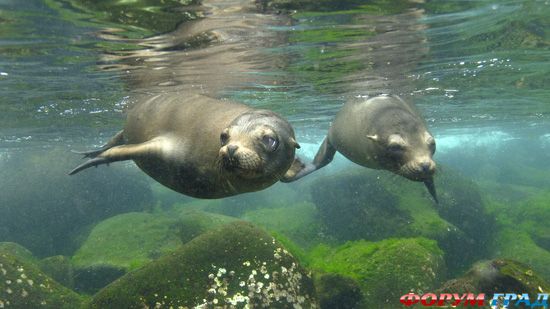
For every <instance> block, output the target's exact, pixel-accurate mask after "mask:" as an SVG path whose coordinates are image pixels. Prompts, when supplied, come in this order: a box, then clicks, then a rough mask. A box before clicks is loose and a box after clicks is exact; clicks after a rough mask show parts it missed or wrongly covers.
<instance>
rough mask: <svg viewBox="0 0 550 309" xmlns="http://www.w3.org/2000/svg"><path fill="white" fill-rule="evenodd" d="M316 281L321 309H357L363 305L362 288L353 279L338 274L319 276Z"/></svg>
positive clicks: (315, 278)
mask: <svg viewBox="0 0 550 309" xmlns="http://www.w3.org/2000/svg"><path fill="white" fill-rule="evenodd" d="M314 280H315V290H316V291H317V297H318V298H319V304H320V306H321V309H332V308H339V309H355V308H360V306H361V304H362V303H363V294H362V293H361V288H360V287H359V284H358V283H357V282H356V281H355V280H353V279H351V278H348V277H345V276H342V275H338V274H319V275H316V276H315V277H314Z"/></svg>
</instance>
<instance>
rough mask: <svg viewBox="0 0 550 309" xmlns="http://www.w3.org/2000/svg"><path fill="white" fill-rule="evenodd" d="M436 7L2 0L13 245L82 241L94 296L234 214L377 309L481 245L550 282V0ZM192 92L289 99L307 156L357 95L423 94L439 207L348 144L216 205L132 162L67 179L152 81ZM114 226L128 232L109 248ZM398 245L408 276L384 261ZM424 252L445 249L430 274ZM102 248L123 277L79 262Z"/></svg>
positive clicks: (7, 192) (0, 162)
mask: <svg viewBox="0 0 550 309" xmlns="http://www.w3.org/2000/svg"><path fill="white" fill-rule="evenodd" d="M422 2H423V1H411V2H408V1H382V0H376V1H367V0H363V1H303V2H299V1H273V2H269V1H268V2H265V3H264V2H262V3H264V4H265V6H264V7H262V8H261V7H260V6H256V5H254V4H253V3H249V2H247V1H239V0H231V1H219V2H216V1H204V2H202V3H201V2H198V1H176V0H166V1H153V0H135V1H107V0H103V1H87V0H25V1H18V0H0V94H2V96H1V100H0V192H2V193H1V195H0V242H2V241H6V242H8V241H9V242H16V243H19V244H20V245H23V246H24V247H26V248H27V249H29V250H30V251H31V252H32V254H33V255H34V256H35V259H42V258H47V257H51V256H56V255H63V256H66V257H67V260H68V261H69V262H68V265H70V267H72V268H74V273H76V274H78V275H76V276H74V277H75V278H72V277H71V276H69V277H70V278H69V279H70V280H69V279H68V280H69V281H67V282H65V283H64V282H61V281H62V279H58V278H55V279H56V280H58V281H60V282H61V283H63V284H65V286H67V287H69V288H71V289H74V290H76V291H77V292H78V293H81V294H82V295H93V294H94V293H95V292H96V291H97V290H98V289H99V288H101V287H103V286H105V285H106V284H107V283H109V282H110V281H112V280H114V279H115V278H116V277H117V276H120V275H121V274H123V273H125V272H126V271H129V270H134V269H137V268H139V267H142V266H144V265H145V264H147V263H149V262H151V261H153V260H156V259H157V258H158V257H160V256H162V255H163V254H166V253H167V252H171V250H173V249H174V248H175V247H177V246H179V245H181V244H182V243H185V242H187V241H188V240H190V239H192V238H194V236H197V235H200V234H202V233H203V232H204V231H206V230H208V229H209V228H208V227H211V226H220V225H223V223H226V222H230V221H233V220H235V218H239V219H244V220H247V221H250V222H253V223H255V224H256V225H258V226H260V227H261V228H262V229H265V230H266V231H268V232H270V233H272V234H273V235H276V238H277V239H278V240H279V241H281V242H282V243H283V245H284V246H285V247H286V248H287V249H288V250H289V251H291V252H292V253H293V254H294V256H295V257H297V259H298V260H299V262H300V263H301V264H302V265H304V266H305V267H306V268H307V269H308V271H313V272H314V273H316V274H319V273H329V274H338V275H341V276H344V277H345V278H348V279H349V278H351V280H355V283H353V282H352V283H350V284H351V286H350V287H347V288H343V290H344V291H355V290H354V289H358V291H360V292H357V291H356V292H357V293H356V294H357V295H363V296H362V297H366V296H365V295H370V296H369V297H371V298H369V299H371V300H369V301H366V302H365V301H364V300H363V302H362V304H363V305H362V306H363V307H365V308H395V307H394V306H395V303H396V302H397V304H399V302H398V301H399V296H400V295H403V294H405V293H406V292H408V291H409V290H410V289H416V290H415V291H417V292H418V291H423V292H431V291H435V290H436V289H437V288H438V287H440V286H441V284H442V282H444V281H445V280H447V279H451V278H455V277H459V276H461V275H462V274H463V273H464V272H465V271H466V270H467V269H469V268H470V267H471V265H472V264H473V263H475V262H476V261H479V260H483V259H495V258H508V259H514V260H517V261H519V262H521V263H525V264H527V265H528V266H529V267H532V268H533V270H534V272H535V273H536V274H537V275H538V276H540V277H541V278H543V279H544V280H546V281H547V282H548V281H550V266H549V265H550V229H549V225H548V222H549V220H550V194H549V191H548V190H549V189H550V176H549V175H550V165H549V164H548V163H547V162H549V161H550V62H549V61H548V60H549V59H550V32H549V31H550V30H549V29H550V18H549V17H550V3H549V2H548V1H543V0H539V1H537V0H514V1H490V0H476V1H426V3H422ZM177 91H179V92H181V93H202V94H205V95H209V96H213V97H217V98H224V99H232V100H237V101H241V102H244V103H246V104H249V105H251V106H255V107H261V108H268V109H271V110H274V111H276V112H278V113H280V114H281V115H283V116H284V117H285V118H287V119H288V120H289V122H290V123H291V124H292V125H293V126H294V128H295V130H296V133H297V139H298V142H299V143H300V144H301V145H302V149H300V151H299V152H298V155H300V156H301V157H303V158H306V159H311V158H312V157H313V155H314V154H315V152H316V150H317V147H318V145H319V144H320V142H321V141H322V140H323V138H324V136H325V135H326V132H327V129H328V127H329V124H330V122H331V120H332V119H333V117H334V115H335V114H336V113H337V112H338V110H339V109H340V108H341V106H342V104H344V102H346V101H347V100H350V99H352V98H355V97H366V96H369V95H373V94H379V93H394V94H398V95H401V96H403V97H406V98H407V99H408V100H410V101H412V102H414V103H415V104H416V106H417V107H418V109H419V110H420V112H421V113H422V115H423V116H424V118H425V119H426V121H427V123H428V126H429V129H430V131H431V132H432V133H433V134H434V136H435V139H436V141H437V152H436V155H435V160H436V161H437V162H438V165H439V166H440V169H439V170H438V172H437V175H436V185H437V186H438V188H439V189H440V190H439V191H440V196H441V200H442V204H441V205H438V206H436V205H434V204H433V203H432V201H431V200H430V199H429V197H428V195H427V192H425V190H424V188H423V187H422V185H421V184H418V183H413V182H409V181H406V180H404V179H402V178H400V177H398V176H395V175H393V174H389V173H388V172H378V171H372V170H367V169H366V168H362V167H359V166H357V165H354V164H352V163H350V162H349V161H347V160H346V159H345V158H343V157H341V156H337V158H336V160H335V162H333V163H332V164H331V165H329V166H328V167H327V168H325V169H323V170H320V171H319V172H316V173H315V174H312V175H311V176H308V177H307V178H305V179H303V180H300V181H298V182H296V183H292V184H276V185H274V186H273V187H271V188H269V189H267V190H264V191H262V192H257V193H252V194H245V195H241V196H237V197H232V198H227V199H223V200H217V201H201V200H195V199H191V198H188V197H185V196H182V195H179V194H176V193H173V192H170V191H168V190H167V189H165V188H162V187H161V186H160V185H159V184H157V183H155V182H154V181H153V180H151V179H150V178H148V177H146V176H145V174H143V173H142V172H140V171H139V170H138V169H137V168H136V167H135V166H134V165H133V164H132V163H130V162H128V163H115V164H112V166H110V167H108V168H107V167H100V168H98V169H93V170H90V171H86V173H83V174H82V175H80V174H79V175H77V176H73V177H69V176H67V175H66V172H68V171H69V170H70V169H71V168H73V167H74V166H75V165H76V164H77V163H78V162H80V161H79V157H78V156H77V155H75V154H72V153H70V150H71V149H77V150H82V149H90V148H94V147H98V146H100V145H101V144H103V143H104V142H106V141H107V140H108V138H109V137H110V136H112V134H114V133H115V132H117V131H118V130H120V128H121V127H122V126H123V124H124V111H125V109H126V108H127V107H128V106H131V105H132V104H133V103H134V101H135V98H136V97H137V96H138V95H141V94H144V93H147V94H151V93H152V94H154V93H161V92H177ZM189 211H192V212H193V214H192V215H190V213H189ZM128 212H138V213H140V215H143V216H145V217H146V218H147V219H143V222H145V221H147V222H149V223H147V224H145V223H143V224H142V223H141V222H142V221H141V220H142V219H139V218H141V217H139V216H140V215H136V214H130V215H129V217H128V219H124V218H125V217H120V216H124V213H128ZM195 212H198V214H197V213H195ZM144 213H147V215H146V214H144ZM205 214H206V215H205ZM113 216H116V217H115V218H112V219H109V218H111V217H113ZM194 216H197V217H194ZM208 216H210V217H208ZM145 217H144V218H145ZM105 220H107V221H105ZM108 220H118V221H113V222H130V223H128V227H127V228H126V227H124V226H123V225H121V224H123V223H116V224H114V223H111V222H110V221H108ZM134 220H135V221H134ZM178 220H179V221H178ZM181 220H183V222H184V223H181V222H180V221H181ZM190 222H191V223H190ZM197 222H198V223H197ZM140 224H142V225H140ZM117 225H118V227H117ZM94 227H96V228H94ZM111 228H113V229H114V230H112V231H111V232H110V229H111ZM116 228H118V229H116ZM101 233H106V235H109V233H117V235H118V234H119V233H120V235H121V237H120V239H119V240H117V241H120V243H121V244H124V245H121V244H116V243H114V244H113V243H105V244H101V243H99V244H98V243H97V241H96V243H94V242H93V241H94V239H95V240H97V239H104V238H109V237H103V236H101ZM125 233H126V234H128V236H127V237H138V236H132V235H133V234H137V235H140V236H139V237H145V238H144V239H143V240H140V239H137V240H136V239H134V238H132V240H128V239H126V238H125V237H126V236H124V235H126V234H125ZM98 235H99V236H98ZM147 235H149V236H150V237H148V236H147ZM174 235H176V236H174ZM189 235H192V237H191V236H189ZM140 244H141V245H140ZM94 246H99V247H102V248H104V249H103V250H104V251H105V252H103V251H101V250H100V249H97V247H94ZM140 246H142V248H140ZM435 246H437V247H435ZM398 247H403V248H411V249H410V250H413V251H414V250H417V252H418V256H415V257H410V256H409V257H407V258H406V257H404V256H401V255H399V254H398V253H396V251H395V252H394V251H392V250H393V249H394V248H398ZM105 248H106V249H105ZM384 250H389V251H387V252H389V253H384V255H383V256H388V258H387V260H388V261H392V262H391V263H392V264H393V265H400V267H402V268H400V267H397V268H396V269H404V270H403V272H399V271H395V270H392V271H388V272H387V273H385V272H384V270H382V271H380V272H377V271H374V270H373V269H374V268H376V267H377V266H376V265H382V264H384V263H385V261H384V258H383V257H382V256H377V255H376V254H375V253H374V252H386V251H384ZM422 250H425V251H426V252H425V253H426V254H427V256H423V255H422V254H424V251H422ZM117 251H118V252H119V253H120V254H119V255H117V253H116V252H117ZM1 252H2V251H1V250H0V253H1ZM90 252H93V253H90ZM132 256H135V257H138V258H135V260H131V259H132V258H131V257H132ZM346 256H351V257H353V258H351V259H346ZM415 258H418V259H424V258H425V259H428V260H430V261H432V262H433V263H432V264H430V265H431V266H433V267H432V268H433V269H432V268H430V269H431V270H430V271H432V270H433V272H434V274H435V275H434V277H433V278H432V277H429V276H428V277H429V278H428V277H425V276H424V275H425V274H426V272H427V271H426V267H427V266H426V265H421V262H419V261H417V260H415ZM362 259H364V260H362ZM90 261H92V262H90ZM93 261H100V262H101V263H99V262H98V263H99V264H102V263H103V264H106V265H109V266H112V267H113V268H115V269H116V270H117V271H118V272H116V271H112V272H109V271H106V272H105V273H101V272H98V274H96V275H91V276H90V277H86V276H84V275H82V274H83V273H85V270H86V271H88V270H87V268H86V267H89V266H90V264H94V262H93ZM400 263H401V264H400ZM415 265H416V266H417V267H416V268H418V267H420V268H422V270H420V271H419V270H418V269H416V268H415ZM388 267H389V266H388V265H386V267H385V268H384V267H382V268H383V269H387V268H388ZM83 269H84V270H83ZM417 272H419V273H417ZM0 275H1V273H0ZM411 276H412V277H414V278H418V280H416V279H411V280H408V279H407V280H405V279H404V278H405V277H407V278H409V277H411ZM415 276H416V277H415ZM83 278H84V279H83ZM384 278H386V279H387V281H384V280H385V279H384ZM388 278H398V279H396V280H397V281H400V284H398V283H395V282H393V281H391V280H390V279H388ZM0 279H2V278H1V277H0ZM392 280H393V279H392ZM0 281H1V280H0ZM321 281H322V280H321ZM390 281H391V283H390ZM88 283H89V284H88ZM317 283H318V282H317ZM340 283H342V282H340ZM348 283H349V282H348ZM354 284H355V285H354ZM377 284H378V285H377ZM343 286H345V284H344V285H343ZM0 287H3V286H2V285H0ZM317 288H318V293H321V294H322V293H326V294H327V295H328V294H330V293H329V292H326V287H323V288H320V287H317ZM388 290H391V291H392V292H391V293H389V294H387V295H386V294H384V293H386V292H387V291H388ZM319 291H320V292H319ZM383 291H385V292H383ZM517 292H519V291H517ZM545 292H548V291H545ZM6 293H7V292H5V290H0V304H3V303H2V300H5V299H8V297H11V296H9V295H8V294H6ZM392 293H393V294H392ZM418 293H420V292H418ZM344 294H345V293H344ZM352 294H353V293H352ZM382 294H384V296H383V297H382V296H380V297H381V298H376V297H375V296H372V295H382ZM10 295H11V294H10ZM323 295H324V294H323ZM353 295H355V294H353ZM348 296H349V295H348ZM86 297H87V296H86ZM349 297H351V298H349V299H354V298H353V297H352V296H349ZM384 297H385V298H384ZM383 298H384V299H389V300H388V303H389V304H386V303H380V302H381V299H383ZM201 300H202V299H201ZM199 302H200V301H199ZM339 302H340V304H341V307H342V308H344V307H345V306H344V304H345V303H346V302H345V297H344V298H342V299H341V300H339ZM337 303H338V302H337ZM197 304H198V303H197ZM392 304H393V305H392ZM326 306H327V305H325V307H326ZM31 307H32V306H31ZM0 308H1V306H0ZM327 308H328V307H327Z"/></svg>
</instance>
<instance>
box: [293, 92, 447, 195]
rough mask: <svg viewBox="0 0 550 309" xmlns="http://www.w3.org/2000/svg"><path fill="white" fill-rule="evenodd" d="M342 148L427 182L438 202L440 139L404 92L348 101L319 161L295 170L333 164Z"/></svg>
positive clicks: (362, 161)
mask: <svg viewBox="0 0 550 309" xmlns="http://www.w3.org/2000/svg"><path fill="white" fill-rule="evenodd" d="M336 151H338V152H340V153H341V154H343V155H344V156H345V157H346V158H348V159H350V160H351V161H353V162H355V163H357V164H359V165H362V166H365V167H368V168H373V169H385V170H388V171H391V172H393V173H395V174H398V175H401V176H403V177H406V178H408V179H410V180H414V181H422V182H424V184H425V185H426V187H427V188H428V191H429V192H430V194H431V195H432V197H433V198H434V200H435V201H436V202H437V195H436V191H435V186H434V183H433V175H434V173H435V166H436V164H435V162H434V160H433V159H432V156H433V154H434V153H435V139H434V138H433V136H432V135H431V134H430V132H428V130H427V128H426V125H425V122H424V120H423V119H422V118H421V117H420V116H419V114H418V113H417V111H416V109H415V108H414V107H413V106H412V105H411V104H410V103H407V102H405V101H404V100H403V99H401V98H400V97H398V96H392V95H380V96H376V97H373V98H369V99H367V100H362V101H355V102H348V103H347V104H345V105H344V107H343V108H342V109H341V110H340V111H339V112H338V114H337V115H336V118H335V119H334V121H333V122H332V125H331V127H330V129H329V132H328V135H327V137H326V138H325V140H324V141H323V144H322V145H321V147H320V148H319V151H318V152H317V154H316V155H315V159H314V160H313V163H311V164H306V165H304V166H302V168H301V170H294V171H291V173H294V172H295V174H293V175H292V176H291V177H288V178H287V179H286V181H294V180H297V179H299V178H301V177H303V176H305V175H307V174H309V173H311V172H313V171H315V170H317V169H320V168H322V167H323V166H325V165H327V164H329V163H330V162H331V161H332V159H333V158H334V154H335V153H336Z"/></svg>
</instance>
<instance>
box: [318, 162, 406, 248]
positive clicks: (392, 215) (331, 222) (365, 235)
mask: <svg viewBox="0 0 550 309" xmlns="http://www.w3.org/2000/svg"><path fill="white" fill-rule="evenodd" d="M311 195H312V199H313V202H314V203H315V206H316V207H317V209H318V210H319V215H320V219H321V220H322V222H323V224H324V225H325V227H326V230H327V233H329V234H330V235H332V236H334V237H336V238H337V239H339V240H341V241H346V240H359V239H368V240H381V239H384V238H387V237H391V236H404V234H405V232H404V228H405V227H406V226H407V225H408V222H410V221H411V216H410V214H408V213H407V212H406V211H401V210H400V209H399V208H398V203H399V199H398V197H397V196H395V195H393V194H391V193H390V192H389V191H388V190H386V189H385V188H384V187H383V186H382V185H381V184H380V181H379V180H377V178H376V176H374V175H373V174H372V173H363V172H361V173H343V174H341V175H338V176H333V177H326V178H320V179H319V180H317V181H316V182H315V183H314V184H313V186H312V190H311Z"/></svg>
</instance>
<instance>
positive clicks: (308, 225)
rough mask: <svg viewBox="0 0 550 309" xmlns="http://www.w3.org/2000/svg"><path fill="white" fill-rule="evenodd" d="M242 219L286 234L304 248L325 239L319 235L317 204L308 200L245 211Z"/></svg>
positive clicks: (319, 224)
mask: <svg viewBox="0 0 550 309" xmlns="http://www.w3.org/2000/svg"><path fill="white" fill-rule="evenodd" d="M241 219H244V220H246V221H250V222H252V223H254V224H257V225H258V226H260V227H262V228H264V229H266V230H268V231H271V232H274V233H277V234H278V235H284V236H285V237H288V238H289V239H291V240H292V241H293V242H295V243H297V244H298V245H300V246H301V247H302V248H306V249H307V248H310V247H311V246H314V245H316V244H318V243H319V242H321V241H324V240H325V239H323V238H321V237H320V236H319V233H320V231H321V223H320V221H319V218H318V211H317V209H316V208H315V205H314V204H312V203H308V202H303V203H297V204H294V205H292V206H290V207H280V208H263V209H258V210H252V211H248V212H245V213H244V214H243V215H242V216H241Z"/></svg>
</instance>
